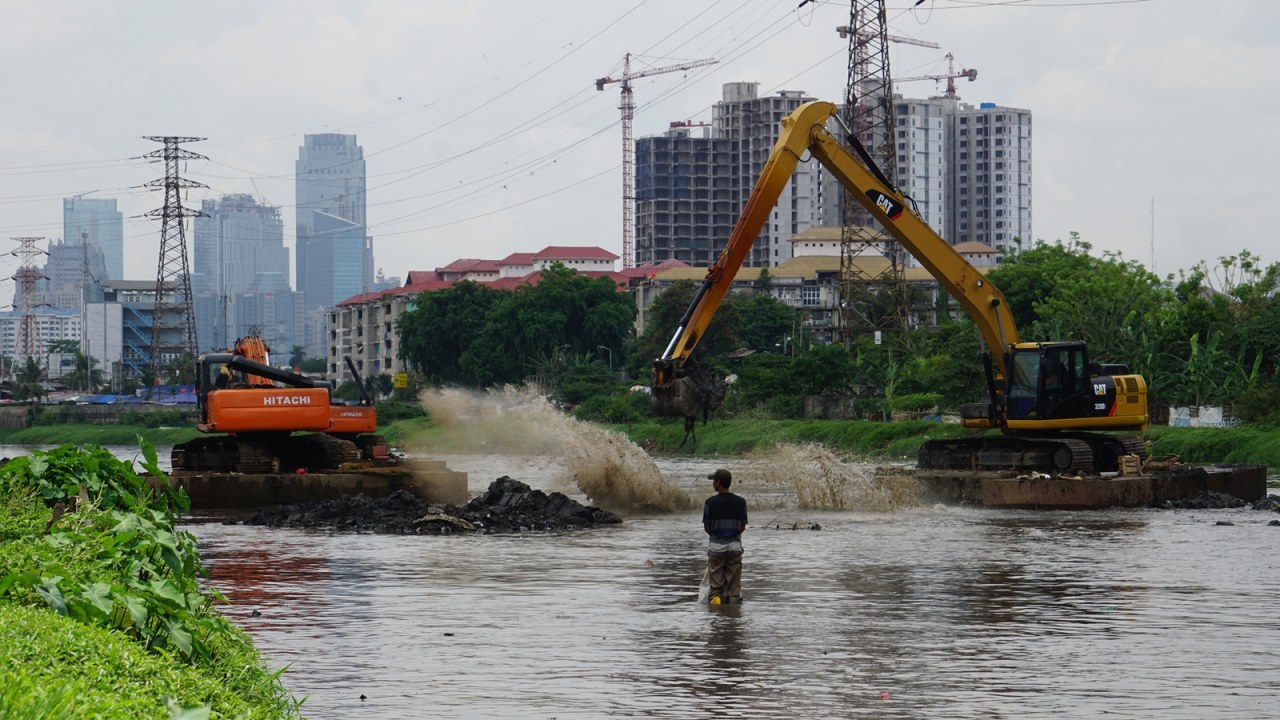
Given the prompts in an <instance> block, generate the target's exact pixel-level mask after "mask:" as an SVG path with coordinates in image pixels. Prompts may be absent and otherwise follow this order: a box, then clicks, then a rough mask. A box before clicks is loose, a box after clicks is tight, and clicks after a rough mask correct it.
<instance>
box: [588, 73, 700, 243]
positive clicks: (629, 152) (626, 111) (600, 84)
mask: <svg viewBox="0 0 1280 720" xmlns="http://www.w3.org/2000/svg"><path fill="white" fill-rule="evenodd" d="M717 62H719V61H718V60H715V59H710V58H709V59H706V60H692V61H690V62H684V63H680V64H678V65H668V66H666V67H653V68H645V69H644V70H640V71H638V72H631V53H627V54H626V56H625V57H624V58H623V59H622V75H621V76H620V77H616V78H615V77H602V78H597V79H596V90H604V86H605V85H610V84H612V83H621V84H622V104H620V105H619V106H618V107H619V109H621V110H622V267H623V268H632V267H635V265H636V248H635V215H636V210H635V202H636V188H635V183H636V175H635V166H636V146H635V142H634V141H633V139H632V137H631V125H632V123H633V122H634V121H635V117H636V98H635V94H634V93H633V92H632V91H631V81H632V80H635V79H637V78H642V77H649V76H650V75H661V74H663V73H670V72H680V71H681V70H692V69H693V68H698V67H703V66H705V65H714V64H715V63H717Z"/></svg>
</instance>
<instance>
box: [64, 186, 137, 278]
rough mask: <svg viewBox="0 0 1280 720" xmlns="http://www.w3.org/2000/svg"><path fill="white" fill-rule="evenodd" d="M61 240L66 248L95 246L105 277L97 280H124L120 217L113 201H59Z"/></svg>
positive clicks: (81, 199) (122, 222) (76, 199)
mask: <svg viewBox="0 0 1280 720" xmlns="http://www.w3.org/2000/svg"><path fill="white" fill-rule="evenodd" d="M62 239H63V242H65V243H66V244H68V245H81V244H84V243H89V244H93V245H96V246H98V249H99V250H101V251H102V258H103V262H104V264H105V266H106V268H105V269H106V273H107V275H106V277H101V278H98V280H123V279H124V216H123V215H121V214H120V211H119V210H117V209H116V201H115V199H113V198H84V197H71V198H65V199H63V201H62ZM91 254H92V253H91Z"/></svg>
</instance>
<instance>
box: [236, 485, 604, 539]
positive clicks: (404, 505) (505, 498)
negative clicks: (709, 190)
mask: <svg viewBox="0 0 1280 720" xmlns="http://www.w3.org/2000/svg"><path fill="white" fill-rule="evenodd" d="M620 522H622V518H620V517H618V516H617V515H615V514H614V513H611V512H609V511H608V510H601V509H600V508H597V507H594V506H584V505H582V504H581V503H579V502H577V501H576V500H573V499H572V498H569V497H567V496H565V495H564V494H563V493H558V492H553V493H550V494H547V493H544V492H542V491H541V490H533V489H530V487H529V486H528V485H526V484H524V483H522V482H520V481H518V480H513V479H511V478H509V477H505V476H504V477H500V478H498V479H497V480H494V481H493V482H492V483H490V484H489V489H488V490H486V491H485V492H484V494H483V495H480V496H479V497H476V498H474V499H472V500H471V502H469V503H467V504H466V505H432V504H430V503H427V502H426V501H424V500H422V499H420V498H418V497H416V496H414V495H412V494H410V493H408V492H405V491H404V490H399V491H396V492H395V493H392V494H391V495H388V496H387V497H384V498H376V499H375V498H370V497H367V496H365V495H355V496H352V495H343V496H342V497H340V498H338V499H336V500H319V501H315V502H308V503H299V504H296V505H280V506H276V507H271V508H264V509H262V510H259V511H258V512H257V513H255V514H254V516H253V517H251V518H249V519H248V520H245V521H244V524H246V525H262V526H265V527H288V528H307V529H315V530H340V531H345V532H368V533H391V534H415V535H448V534H453V533H476V534H498V533H520V532H533V531H564V530H580V529H583V528H589V527H596V526H599V525H614V524H617V523H620Z"/></svg>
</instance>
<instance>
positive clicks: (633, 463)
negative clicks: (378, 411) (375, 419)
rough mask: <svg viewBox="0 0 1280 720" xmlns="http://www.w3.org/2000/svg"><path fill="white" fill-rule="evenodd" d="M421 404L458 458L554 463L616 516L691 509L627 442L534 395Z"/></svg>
mask: <svg viewBox="0 0 1280 720" xmlns="http://www.w3.org/2000/svg"><path fill="white" fill-rule="evenodd" d="M422 403H423V405H424V406H425V407H426V408H427V409H428V411H430V412H431V417H432V418H433V419H434V420H435V421H436V422H437V423H438V424H440V425H441V427H442V435H441V438H440V444H441V445H443V446H446V447H449V448H450V450H451V451H460V452H483V453H492V454H495V455H524V454H532V455H547V456H552V457H555V458H556V459H557V460H559V462H560V464H561V465H563V467H564V468H565V473H566V475H565V476H564V477H563V478H561V480H563V481H564V482H565V483H572V484H573V485H576V486H577V487H578V489H579V490H581V491H582V492H583V493H585V494H586V495H587V497H589V498H591V501H592V502H593V503H595V504H596V505H599V506H600V507H602V508H605V509H608V510H613V511H615V512H626V513H634V512H674V511H677V510H687V509H689V508H690V507H692V503H691V501H690V499H689V495H688V494H687V493H685V492H684V491H683V490H681V489H680V488H678V487H676V486H675V485H672V484H671V483H669V482H667V481H666V480H665V479H663V477H662V473H661V472H660V471H659V470H658V466H657V465H655V464H654V462H653V459H652V458H650V457H649V455H648V454H647V453H645V452H644V450H642V449H640V448H639V447H638V446H636V444H635V443H633V442H631V440H630V439H628V438H627V437H626V436H624V435H622V434H621V433H618V432H615V431H613V430H608V429H606V428H601V427H597V426H594V425H591V424H588V423H584V422H581V421H579V420H577V419H575V418H573V417H571V416H569V415H566V414H565V413H563V412H561V411H560V410H558V409H556V408H555V407H552V406H551V405H550V404H549V403H547V401H546V400H545V399H543V398H540V397H538V396H537V395H534V394H533V393H532V392H527V391H521V390H518V389H515V388H511V387H507V388H504V389H502V390H500V391H497V390H495V391H490V392H483V393H481V392H473V391H467V390H457V389H446V390H439V391H434V390H433V391H428V392H426V393H424V394H423V396H422Z"/></svg>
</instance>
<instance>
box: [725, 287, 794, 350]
mask: <svg viewBox="0 0 1280 720" xmlns="http://www.w3.org/2000/svg"><path fill="white" fill-rule="evenodd" d="M736 305H737V307H738V316H739V319H740V321H741V325H740V329H739V331H738V337H739V339H740V340H741V341H742V345H743V346H744V347H748V348H751V349H752V350H759V351H763V352H769V351H773V350H774V349H775V348H777V347H779V346H781V345H783V344H784V341H785V339H786V338H788V337H790V338H791V339H792V341H793V342H794V341H795V339H796V337H795V336H796V335H797V330H798V329H799V327H800V311H799V310H796V309H795V308H793V307H791V306H790V305H788V304H786V303H784V302H782V301H781V300H779V299H777V298H775V297H774V296H772V295H769V294H766V293H758V294H756V295H753V296H751V297H749V298H746V299H741V300H737V301H736Z"/></svg>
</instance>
